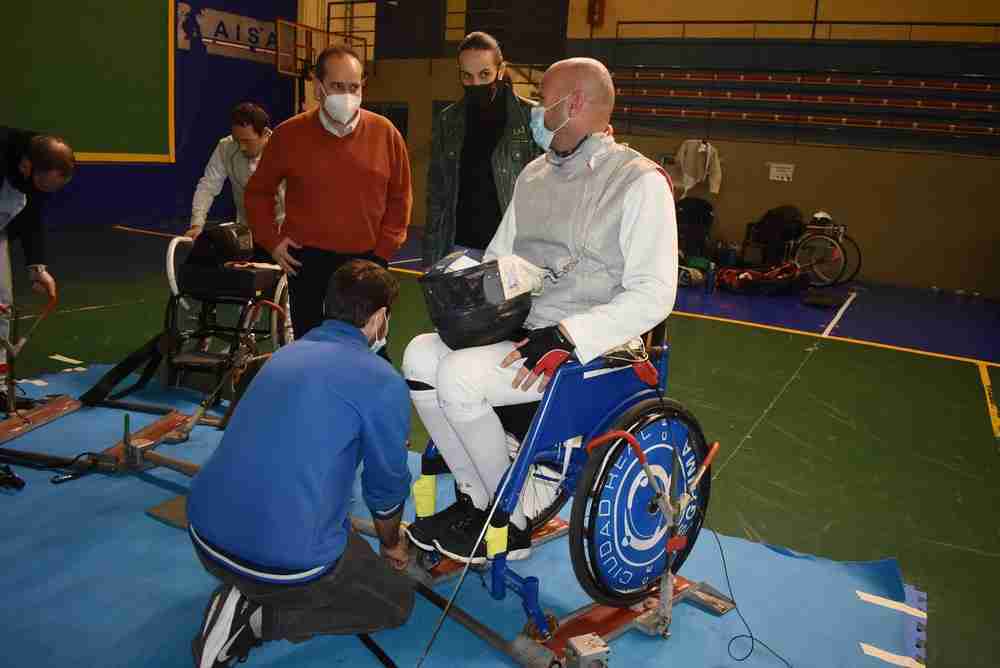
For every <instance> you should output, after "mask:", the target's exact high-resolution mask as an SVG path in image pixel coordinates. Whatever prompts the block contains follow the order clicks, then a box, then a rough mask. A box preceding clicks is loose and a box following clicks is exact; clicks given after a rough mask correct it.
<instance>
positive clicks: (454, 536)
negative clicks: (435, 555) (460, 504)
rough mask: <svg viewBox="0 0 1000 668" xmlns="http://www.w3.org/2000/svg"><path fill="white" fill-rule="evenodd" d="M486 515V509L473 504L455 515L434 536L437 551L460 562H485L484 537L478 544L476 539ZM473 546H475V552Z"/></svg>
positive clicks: (481, 529)
mask: <svg viewBox="0 0 1000 668" xmlns="http://www.w3.org/2000/svg"><path fill="white" fill-rule="evenodd" d="M488 515H489V513H488V512H487V511H485V510H480V509H479V508H476V507H475V506H473V507H471V508H469V509H467V510H466V512H465V513H464V514H463V515H461V516H458V517H455V518H454V519H453V521H452V522H451V523H450V524H448V525H447V526H446V527H445V529H444V531H442V532H441V533H439V534H438V535H437V537H436V538H435V540H434V544H435V545H437V549H438V551H439V552H441V554H443V555H445V556H447V557H450V558H451V559H454V560H455V561H461V562H462V563H466V562H470V561H471V562H472V563H473V564H485V563H486V538H485V536H484V537H483V540H482V541H480V542H479V545H478V546H476V541H477V540H478V539H479V534H480V533H482V531H483V526H484V525H485V524H486V518H487V516H488ZM473 547H475V548H476V549H475V552H473V549H472V548H473Z"/></svg>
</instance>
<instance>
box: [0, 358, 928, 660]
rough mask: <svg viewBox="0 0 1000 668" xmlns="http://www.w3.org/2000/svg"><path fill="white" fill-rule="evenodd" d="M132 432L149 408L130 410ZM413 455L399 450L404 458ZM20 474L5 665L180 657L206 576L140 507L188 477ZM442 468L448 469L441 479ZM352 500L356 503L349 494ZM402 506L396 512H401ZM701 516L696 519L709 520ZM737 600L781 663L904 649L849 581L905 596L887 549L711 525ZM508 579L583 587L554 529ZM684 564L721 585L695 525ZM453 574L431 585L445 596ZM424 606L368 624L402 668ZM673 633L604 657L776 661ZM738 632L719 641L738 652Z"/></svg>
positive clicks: (460, 637)
mask: <svg viewBox="0 0 1000 668" xmlns="http://www.w3.org/2000/svg"><path fill="white" fill-rule="evenodd" d="M105 370H106V368H105V367H100V368H91V369H90V370H88V371H87V372H85V373H69V374H56V375H53V376H47V377H46V380H47V381H48V382H49V386H48V387H45V388H29V391H30V392H31V393H33V394H46V393H53V392H65V393H70V394H72V395H74V396H78V395H79V394H80V393H81V392H82V391H83V390H85V389H86V388H88V387H90V385H92V384H93V382H94V381H95V380H96V379H97V378H98V377H99V376H100V375H101V373H103V372H104V371H105ZM136 399H137V400H138V399H142V400H144V401H161V402H164V401H167V400H168V399H169V400H170V402H171V403H174V404H176V405H178V406H179V407H181V408H183V409H185V410H191V409H192V408H193V406H194V402H195V401H196V400H197V395H196V394H193V393H190V394H184V393H177V392H172V393H170V394H167V393H164V392H162V391H159V390H155V389H154V390H150V391H147V392H145V393H143V394H141V395H139V396H138V397H136ZM133 417H134V418H135V419H134V421H133V428H136V427H138V426H141V425H142V424H145V423H148V422H150V421H152V420H154V419H155V417H154V416H138V415H135V414H133ZM121 428H122V413H121V411H112V410H108V409H84V410H81V411H79V412H77V413H75V414H72V415H69V416H66V417H64V418H61V419H60V420H57V421H56V422H53V423H51V424H49V425H46V426H45V427H42V428H41V429H39V430H38V431H36V432H33V433H30V434H28V435H26V436H24V437H22V438H19V439H17V440H15V441H13V442H11V443H8V444H7V445H8V446H9V447H14V448H18V449H24V450H32V451H38V452H46V453H50V454H58V455H72V454H75V453H78V452H81V451H84V450H92V451H97V450H101V449H104V448H106V447H110V446H111V445H113V444H114V443H115V442H116V441H117V440H118V439H119V438H120V437H121ZM220 436H221V432H219V431H217V430H215V429H211V428H206V427H198V428H197V429H195V431H194V432H193V434H192V439H191V441H189V442H188V443H186V444H183V445H177V446H161V447H162V448H163V449H164V451H165V452H169V453H171V454H173V455H174V456H177V457H181V458H184V459H189V460H191V461H195V462H203V461H204V460H205V459H207V458H208V456H210V454H211V452H212V450H213V449H214V447H215V446H216V445H217V443H218V440H219V438H220ZM417 466H418V461H417V456H416V455H413V456H412V460H411V468H413V469H416V467H417ZM18 472H19V473H20V474H21V475H22V477H24V478H25V480H26V481H27V483H28V484H27V487H26V488H25V489H24V490H22V491H21V492H17V493H4V494H2V495H0V504H3V505H4V512H3V514H2V516H0V530H2V531H3V535H4V537H5V540H4V541H3V543H2V546H0V591H3V592H4V594H5V602H6V605H4V606H3V607H2V610H0V639H2V643H3V644H2V646H3V647H4V660H3V663H4V664H5V665H16V666H22V665H23V666H28V665H31V666H61V665H73V666H147V667H158V666H164V667H165V666H190V665H191V654H190V640H191V637H192V636H193V635H194V633H195V631H196V629H197V626H198V624H199V622H200V620H201V616H202V613H203V611H204V605H205V602H206V600H207V597H208V594H209V593H210V592H211V590H212V588H213V587H214V583H213V580H212V578H211V576H209V575H208V574H206V573H205V572H204V571H203V570H202V568H201V566H200V565H199V564H198V562H197V561H196V559H195V557H194V554H193V552H192V550H191V547H190V545H189V544H188V541H187V539H186V537H185V535H184V534H183V533H182V532H180V531H178V530H177V529H174V528H172V527H169V526H166V525H164V524H161V523H159V522H157V521H155V520H153V519H152V518H150V517H149V516H147V515H146V514H145V513H144V511H145V510H147V509H148V508H150V507H152V506H154V505H157V504H159V503H161V502H163V501H165V500H167V499H169V498H171V497H172V496H174V495H175V494H178V493H183V492H184V491H185V490H186V488H187V486H188V480H187V479H186V478H185V477H183V476H181V475H179V474H176V473H174V472H171V471H165V470H162V469H156V470H153V471H149V472H147V473H144V474H142V475H140V476H117V477H111V476H104V475H91V476H87V477H85V478H82V479H80V480H75V481H72V482H69V483H65V484H63V485H51V484H49V482H48V480H49V478H50V477H51V473H48V472H42V471H32V470H28V469H23V468H19V469H18ZM445 480H447V479H445ZM445 480H442V481H441V483H442V484H439V486H438V490H439V503H440V504H442V505H443V504H445V503H447V502H448V499H447V497H448V495H449V494H450V489H451V485H450V484H448V483H447V482H446V481H445ZM355 498H356V499H358V501H356V505H355V512H358V513H363V512H364V511H363V505H362V504H361V503H360V500H359V494H358V493H357V489H356V490H355ZM412 513H413V509H412V504H410V506H409V507H408V509H407V516H408V517H412ZM709 520H711V516H709ZM721 541H722V545H723V547H724V549H725V555H726V560H727V563H728V565H729V573H730V576H731V579H732V586H733V589H734V592H735V594H736V599H737V602H738V603H739V604H740V607H741V609H742V611H743V613H744V615H745V616H746V618H747V621H748V622H749V623H750V625H751V627H752V628H753V630H754V633H755V634H756V635H757V637H758V638H760V639H762V640H764V641H765V642H766V643H768V644H769V645H770V646H771V647H773V648H774V649H775V650H777V651H778V652H780V653H781V654H782V655H783V656H784V657H785V658H787V659H788V660H789V661H790V662H791V663H792V665H795V666H812V667H825V666H879V665H886V664H885V663H884V662H882V661H881V660H878V659H875V658H871V657H867V656H865V655H863V654H862V652H861V650H860V646H859V643H860V642H865V643H869V644H871V645H874V646H876V647H879V648H881V649H883V650H886V651H889V652H892V653H895V654H904V655H908V654H910V653H909V652H907V650H906V644H907V642H908V640H907V637H908V635H907V618H906V616H905V615H904V614H902V613H900V612H896V611H893V610H890V609H887V608H883V607H880V606H876V605H873V604H870V603H865V602H862V601H861V600H859V598H858V597H857V596H856V594H855V591H856V590H861V591H864V592H867V593H870V594H874V595H877V596H882V597H885V598H888V599H893V600H897V601H904V600H906V594H905V593H904V589H903V583H902V581H901V578H900V573H899V568H898V565H897V563H896V561H895V560H884V561H878V562H867V563H839V562H834V561H829V560H826V559H821V558H816V557H811V556H808V555H799V554H795V553H791V552H789V551H787V550H783V549H780V548H774V547H769V546H766V545H761V544H757V543H751V542H748V541H745V540H742V539H737V538H729V537H721ZM515 569H517V570H518V572H519V573H521V574H522V575H530V574H536V575H539V576H540V577H541V579H542V583H541V593H542V601H543V605H544V607H546V608H547V609H549V610H551V611H552V612H554V613H556V614H557V615H560V616H561V615H565V614H567V613H568V612H570V611H572V610H574V609H576V608H578V607H580V606H582V605H584V604H586V603H588V602H589V599H588V598H587V596H586V595H585V594H584V592H583V591H582V590H581V589H580V587H579V585H578V584H577V582H576V579H575V577H574V575H573V573H572V568H571V567H570V563H569V555H568V548H567V545H566V539H565V538H563V539H559V540H557V541H554V542H552V543H549V544H547V545H545V546H543V547H541V548H539V549H537V550H536V551H535V553H534V554H533V555H532V557H531V558H530V559H529V560H527V561H525V562H520V563H518V564H517V565H516V566H515ZM683 574H684V575H685V576H687V577H689V578H691V579H694V580H707V581H708V582H709V583H711V584H712V585H713V586H715V587H716V588H718V589H720V590H722V591H726V590H727V586H726V582H725V578H724V576H723V573H722V566H721V561H720V558H719V550H718V547H717V546H716V543H715V541H714V539H713V538H712V536H711V534H709V533H707V532H706V533H704V534H703V535H702V537H701V539H700V540H699V541H698V543H697V545H696V547H695V549H694V550H693V552H692V555H691V557H690V558H689V560H688V562H687V563H686V564H685V566H684V569H683ZM453 586H454V581H452V582H451V583H445V584H442V585H440V586H439V587H438V591H439V593H441V594H442V595H445V596H447V595H448V594H449V593H450V591H451V588H452V587H453ZM458 604H459V605H460V606H461V607H462V608H464V609H465V610H466V611H468V612H470V613H472V614H473V615H475V616H476V617H477V618H478V619H480V621H482V622H483V623H485V624H487V625H488V626H490V627H492V628H494V629H496V630H497V631H499V632H500V633H501V634H502V635H504V636H505V637H508V638H512V637H513V636H514V635H515V634H516V633H517V632H518V631H519V630H520V628H521V627H522V625H523V623H524V616H523V613H522V611H521V607H520V603H519V600H518V599H517V598H516V596H514V595H510V596H508V598H507V599H505V600H503V601H499V602H498V601H494V600H492V599H491V598H490V597H489V595H488V592H487V591H486V590H485V589H484V587H483V585H482V583H481V581H480V579H479V577H478V576H476V575H475V574H472V575H470V577H469V578H468V579H467V580H466V582H465V585H464V586H463V589H462V592H461V594H460V596H459V599H458ZM438 614H439V611H438V609H437V608H436V607H434V606H432V605H431V604H429V603H427V602H426V601H424V600H423V599H422V598H421V597H419V596H418V597H417V604H416V607H415V609H414V614H413V616H412V618H411V620H410V621H409V622H408V623H407V624H406V625H405V626H404V627H402V628H400V629H395V630H391V631H385V632H382V633H378V634H376V635H375V639H376V641H377V642H378V643H379V644H380V645H382V647H383V648H384V649H385V650H386V651H387V652H388V654H389V655H390V656H391V657H392V658H393V659H394V660H395V661H396V663H397V664H398V665H400V666H412V665H414V663H415V662H416V660H417V658H418V657H419V655H420V653H421V652H422V651H423V647H424V645H425V644H426V642H427V640H428V639H429V637H430V634H431V631H432V628H433V626H434V623H435V621H436V620H437V618H438ZM672 630H673V635H672V637H671V638H670V639H669V640H667V641H663V640H658V639H652V638H648V637H645V636H642V635H640V634H638V633H636V632H630V633H628V634H626V635H625V636H623V637H621V638H618V639H617V640H615V641H613V643H612V652H613V659H612V665H619V666H625V665H628V666H631V667H636V668H637V667H640V666H663V665H667V662H670V665H690V666H711V667H721V666H779V665H782V664H781V663H780V662H779V661H778V660H777V659H775V658H774V657H772V656H770V655H769V654H768V653H767V652H766V650H763V649H762V648H761V647H759V646H758V647H757V649H756V650H755V652H754V654H753V656H752V657H751V658H750V659H749V660H747V661H746V662H743V663H737V662H736V661H734V660H732V659H730V658H729V656H728V655H727V651H726V647H727V644H728V643H729V640H730V638H732V637H733V636H734V635H737V634H740V633H743V632H744V628H743V625H742V623H741V622H740V620H739V618H738V617H737V615H736V614H735V613H729V614H728V615H726V616H724V617H721V618H717V617H713V616H711V615H709V614H707V613H705V612H702V611H701V610H699V609H696V608H694V607H692V606H689V605H687V604H683V605H680V606H678V608H677V609H676V612H675V617H674V624H673V628H672ZM746 648H747V645H746V644H745V643H744V641H737V642H736V643H735V644H734V646H733V651H734V652H735V653H736V654H737V655H741V654H743V653H745V652H746ZM248 665H259V666H296V667H299V666H302V667H305V666H330V665H357V666H368V665H378V663H377V661H376V660H375V658H374V657H373V656H372V655H371V654H370V653H369V652H368V650H367V649H365V648H364V647H363V646H362V645H361V644H360V643H359V642H358V640H357V639H356V638H354V637H324V638H317V639H315V640H313V641H310V642H308V643H304V644H301V645H292V644H290V643H287V642H276V643H269V644H268V645H266V646H264V647H261V648H259V649H257V650H254V652H253V653H252V654H251V657H250V662H249V664H248ZM425 665H427V666H448V667H449V668H453V667H454V666H493V665H513V664H512V662H510V661H508V660H506V659H504V658H503V657H501V656H500V655H499V654H497V653H496V652H495V651H494V650H492V649H491V648H490V647H489V646H488V645H486V643H485V642H482V641H480V640H479V639H477V638H475V637H474V636H472V635H471V634H470V633H469V632H467V631H466V630H465V629H464V628H463V627H461V626H459V625H458V624H456V623H454V622H452V621H450V620H449V621H448V622H447V623H445V625H444V628H443V630H442V632H441V635H440V636H439V638H438V640H437V642H436V643H435V645H434V648H433V651H432V653H431V656H430V659H429V660H428V661H427V663H426V664H425Z"/></svg>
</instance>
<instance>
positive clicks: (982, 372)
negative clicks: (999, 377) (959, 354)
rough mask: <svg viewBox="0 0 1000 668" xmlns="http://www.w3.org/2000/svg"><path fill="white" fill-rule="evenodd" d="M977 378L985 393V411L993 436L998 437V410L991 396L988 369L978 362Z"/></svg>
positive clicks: (999, 427) (991, 386)
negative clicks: (987, 414) (981, 383)
mask: <svg viewBox="0 0 1000 668" xmlns="http://www.w3.org/2000/svg"><path fill="white" fill-rule="evenodd" d="M977 366H978V367H979V378H980V380H982V381H983V391H984V392H985V393H986V411H987V412H988V413H989V414H990V424H991V425H992V426H993V438H1000V411H998V410H997V402H996V399H995V398H994V396H993V385H992V384H990V370H989V369H988V368H987V367H986V365H985V364H983V363H982V362H980V363H979V364H978V365H977Z"/></svg>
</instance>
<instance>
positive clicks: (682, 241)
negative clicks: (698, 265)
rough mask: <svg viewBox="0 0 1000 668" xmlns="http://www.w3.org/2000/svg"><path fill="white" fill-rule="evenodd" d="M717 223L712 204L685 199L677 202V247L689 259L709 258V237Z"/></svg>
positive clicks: (694, 198) (692, 198) (697, 199)
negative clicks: (714, 223) (714, 224)
mask: <svg viewBox="0 0 1000 668" xmlns="http://www.w3.org/2000/svg"><path fill="white" fill-rule="evenodd" d="M714 221H715V209H714V208H713V207H712V204H711V203H710V202H707V201H705V200H703V199H699V198H697V197H685V198H683V199H681V200H678V202H677V247H678V248H680V249H681V251H682V252H683V253H684V255H685V256H687V257H708V235H709V233H710V232H711V230H712V223H713V222H714Z"/></svg>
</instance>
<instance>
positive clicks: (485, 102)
mask: <svg viewBox="0 0 1000 668" xmlns="http://www.w3.org/2000/svg"><path fill="white" fill-rule="evenodd" d="M499 88H500V83H499V81H497V80H496V79H494V80H493V81H492V82H490V83H487V84H479V85H477V86H465V98H466V99H467V100H468V101H469V103H470V104H472V105H473V106H476V107H479V108H480V109H485V108H486V107H488V106H490V103H491V102H493V100H494V95H495V94H496V93H497V91H498V89H499Z"/></svg>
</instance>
